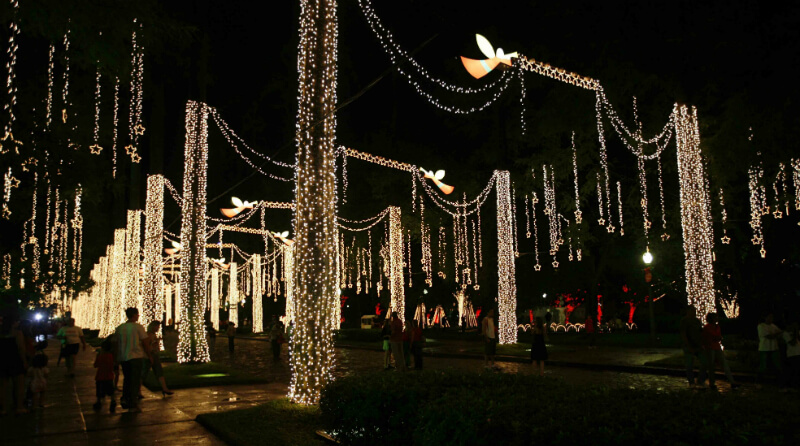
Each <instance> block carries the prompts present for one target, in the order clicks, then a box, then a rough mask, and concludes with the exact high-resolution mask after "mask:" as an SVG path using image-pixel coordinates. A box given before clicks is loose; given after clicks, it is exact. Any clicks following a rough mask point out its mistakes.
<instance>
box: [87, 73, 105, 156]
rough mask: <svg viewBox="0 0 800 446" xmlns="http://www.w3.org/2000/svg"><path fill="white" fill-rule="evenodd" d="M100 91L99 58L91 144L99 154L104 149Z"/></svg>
mask: <svg viewBox="0 0 800 446" xmlns="http://www.w3.org/2000/svg"><path fill="white" fill-rule="evenodd" d="M100 93H101V84H100V61H99V60H98V61H97V73H96V74H95V86H94V132H93V133H92V135H93V137H94V138H93V142H94V143H93V144H92V145H91V146H89V151H90V152H91V153H92V154H94V155H99V154H100V152H102V151H103V147H102V146H101V145H100Z"/></svg>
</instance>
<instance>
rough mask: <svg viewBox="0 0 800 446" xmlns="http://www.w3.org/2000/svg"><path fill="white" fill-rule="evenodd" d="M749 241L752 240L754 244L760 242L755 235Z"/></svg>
mask: <svg viewBox="0 0 800 446" xmlns="http://www.w3.org/2000/svg"><path fill="white" fill-rule="evenodd" d="M750 241H751V242H753V244H754V245H758V244H759V243H761V239H760V238H759V237H758V236H757V235H754V236H753V238H751V239H750Z"/></svg>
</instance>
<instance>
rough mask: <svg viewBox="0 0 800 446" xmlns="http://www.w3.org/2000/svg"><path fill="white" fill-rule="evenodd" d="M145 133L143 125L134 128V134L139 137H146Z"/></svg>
mask: <svg viewBox="0 0 800 446" xmlns="http://www.w3.org/2000/svg"><path fill="white" fill-rule="evenodd" d="M144 131H145V128H144V126H143V125H142V124H136V126H135V127H134V128H133V133H136V135H138V136H142V135H144Z"/></svg>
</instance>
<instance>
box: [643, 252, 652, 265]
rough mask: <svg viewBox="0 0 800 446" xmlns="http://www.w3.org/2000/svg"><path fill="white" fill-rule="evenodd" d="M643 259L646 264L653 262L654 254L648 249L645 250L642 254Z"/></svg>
mask: <svg viewBox="0 0 800 446" xmlns="http://www.w3.org/2000/svg"><path fill="white" fill-rule="evenodd" d="M642 261H643V262H644V263H645V264H646V265H649V264H651V263H653V254H650V251H647V252H645V253H644V254H643V255H642Z"/></svg>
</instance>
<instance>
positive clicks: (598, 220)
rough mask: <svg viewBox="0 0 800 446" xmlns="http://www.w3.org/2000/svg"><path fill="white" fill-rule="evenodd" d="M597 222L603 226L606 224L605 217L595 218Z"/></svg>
mask: <svg viewBox="0 0 800 446" xmlns="http://www.w3.org/2000/svg"><path fill="white" fill-rule="evenodd" d="M597 224H598V225H600V226H605V225H606V219H605V218H603V217H600V218H598V219H597Z"/></svg>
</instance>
